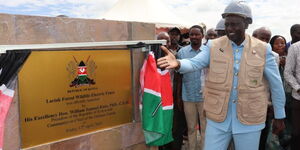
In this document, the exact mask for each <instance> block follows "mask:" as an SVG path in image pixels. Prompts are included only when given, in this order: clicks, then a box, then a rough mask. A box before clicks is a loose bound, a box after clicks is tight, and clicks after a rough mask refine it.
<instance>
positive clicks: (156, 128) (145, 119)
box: [141, 52, 173, 146]
mask: <svg viewBox="0 0 300 150" xmlns="http://www.w3.org/2000/svg"><path fill="white" fill-rule="evenodd" d="M154 58H155V57H154V54H153V53H152V52H150V54H149V55H148V59H147V61H146V62H145V64H144V67H143V69H142V71H141V84H142V90H143V92H144V95H143V100H142V126H143V129H144V136H145V141H146V144H147V145H151V146H160V145H164V144H167V143H169V142H171V141H173V138H172V124H173V96H172V87H171V79H170V73H169V71H168V70H165V71H161V70H160V69H158V68H157V67H156V62H155V59H154Z"/></svg>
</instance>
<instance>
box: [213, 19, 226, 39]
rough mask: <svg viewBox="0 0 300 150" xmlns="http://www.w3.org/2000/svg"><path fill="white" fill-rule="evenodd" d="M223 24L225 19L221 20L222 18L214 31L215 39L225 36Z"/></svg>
mask: <svg viewBox="0 0 300 150" xmlns="http://www.w3.org/2000/svg"><path fill="white" fill-rule="evenodd" d="M224 23H225V19H223V18H222V19H221V20H220V21H219V22H218V24H217V26H216V29H215V31H216V32H217V37H221V36H224V35H226V32H225V24H224Z"/></svg>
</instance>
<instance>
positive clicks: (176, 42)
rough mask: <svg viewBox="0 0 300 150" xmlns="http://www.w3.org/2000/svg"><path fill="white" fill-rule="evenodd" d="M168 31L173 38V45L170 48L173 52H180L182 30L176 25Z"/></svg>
mask: <svg viewBox="0 0 300 150" xmlns="http://www.w3.org/2000/svg"><path fill="white" fill-rule="evenodd" d="M168 33H169V35H170V38H171V46H170V48H169V49H170V50H172V51H173V52H178V51H179V49H180V48H181V47H182V46H180V45H179V43H180V39H181V32H180V30H179V29H178V28H177V27H174V28H172V29H170V30H169V32H168Z"/></svg>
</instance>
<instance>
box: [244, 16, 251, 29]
mask: <svg viewBox="0 0 300 150" xmlns="http://www.w3.org/2000/svg"><path fill="white" fill-rule="evenodd" d="M251 23H252V20H251V19H250V18H246V19H245V24H246V29H248V26H249V24H251Z"/></svg>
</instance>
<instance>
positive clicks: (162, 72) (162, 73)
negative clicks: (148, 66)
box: [157, 68, 169, 75]
mask: <svg viewBox="0 0 300 150" xmlns="http://www.w3.org/2000/svg"><path fill="white" fill-rule="evenodd" d="M157 72H158V73H159V74H160V75H166V74H167V73H168V72H169V70H167V69H166V70H164V71H161V70H160V69H159V68H157Z"/></svg>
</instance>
